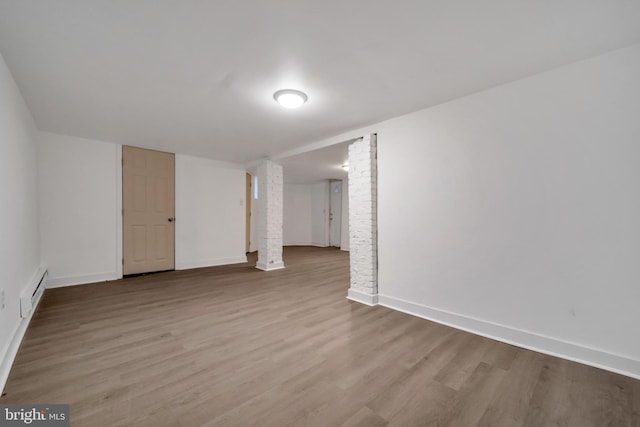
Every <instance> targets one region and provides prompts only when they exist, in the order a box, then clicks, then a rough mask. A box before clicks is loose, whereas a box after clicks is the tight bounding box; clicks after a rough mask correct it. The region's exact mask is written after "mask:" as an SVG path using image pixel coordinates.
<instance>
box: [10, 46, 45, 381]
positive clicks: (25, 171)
mask: <svg viewBox="0 0 640 427" xmlns="http://www.w3.org/2000/svg"><path fill="white" fill-rule="evenodd" d="M37 177H38V160H37V131H36V127H35V124H34V122H33V119H32V117H31V113H30V112H29V110H28V108H27V107H26V105H25V103H24V100H23V99H22V95H21V94H20V91H19V90H18V87H17V86H16V84H15V82H14V80H13V77H12V76H11V73H10V72H9V69H8V68H7V66H6V64H5V62H4V58H2V56H0V206H1V207H2V208H1V209H0V263H1V264H0V290H4V292H5V308H4V310H1V311H0V391H1V389H2V387H3V385H4V381H5V379H6V376H7V375H8V373H9V368H10V364H11V361H12V357H13V353H14V352H15V351H17V344H16V345H14V346H12V349H11V351H10V350H9V347H10V344H11V342H12V339H13V337H14V335H15V334H16V331H17V330H18V327H19V326H20V324H21V323H20V294H21V292H22V290H23V289H24V288H25V287H27V286H28V285H29V284H30V283H31V282H32V280H33V279H34V276H35V275H36V272H37V271H38V269H39V267H40V255H39V250H38V245H39V243H38V240H39V233H38V187H37V186H38V178H37ZM9 353H11V354H9Z"/></svg>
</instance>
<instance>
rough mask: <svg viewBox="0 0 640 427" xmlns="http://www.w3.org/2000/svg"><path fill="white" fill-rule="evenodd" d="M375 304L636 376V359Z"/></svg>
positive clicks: (639, 367)
mask: <svg viewBox="0 0 640 427" xmlns="http://www.w3.org/2000/svg"><path fill="white" fill-rule="evenodd" d="M349 291H351V289H350V290H349ZM354 301H357V300H355V299H354ZM378 304H379V305H382V306H384V307H388V308H391V309H394V310H397V311H401V312H403V313H407V314H411V315H413V316H416V317H421V318H423V319H427V320H432V321H434V322H437V323H441V324H443V325H447V326H451V327H453V328H456V329H461V330H463V331H467V332H471V333H473V334H476V335H481V336H483V337H487V338H491V339H494V340H497V341H501V342H504V343H507V344H512V345H515V346H518V347H523V348H526V349H529V350H533V351H537V352H540V353H544V354H549V355H551V356H556V357H560V358H562V359H567V360H572V361H574V362H578V363H582V364H585V365H589V366H594V367H596V368H601V369H605V370H607V371H611V372H615V373H618V374H622V375H626V376H629V377H632V378H637V379H640V360H635V359H631V358H628V357H625V356H621V355H617V354H613V353H609V352H606V351H603V350H598V349H595V348H591V347H587V346H584V345H582V344H577V343H573V342H569V341H564V340H560V339H557V338H553V337H548V336H545V335H540V334H537V333H535V332H530V331H525V330H522V329H517V328H513V327H510V326H506V325H500V324H497V323H493V322H489V321H486V320H482V319H477V318H473V317H469V316H464V315H461V314H457V313H452V312H449V311H446V310H441V309H437V308H433V307H427V306H425V305H421V304H416V303H413V302H410V301H405V300H402V299H400V298H394V297H390V296H387V295H379V297H378Z"/></svg>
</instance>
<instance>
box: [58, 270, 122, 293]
mask: <svg viewBox="0 0 640 427" xmlns="http://www.w3.org/2000/svg"><path fill="white" fill-rule="evenodd" d="M118 279H122V277H118V273H117V272H112V273H102V274H88V275H86V276H70V277H56V278H53V279H52V278H48V279H47V289H53V288H64V287H66V286H75V285H86V284H88V283H97V282H106V281H108V280H118Z"/></svg>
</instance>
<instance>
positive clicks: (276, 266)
mask: <svg viewBox="0 0 640 427" xmlns="http://www.w3.org/2000/svg"><path fill="white" fill-rule="evenodd" d="M256 268H257V269H259V270H263V271H272V270H281V269H283V268H284V262H282V261H280V262H274V263H273V264H269V265H267V264H264V263H261V262H259V263H257V264H256Z"/></svg>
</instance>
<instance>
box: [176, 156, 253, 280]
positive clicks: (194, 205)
mask: <svg viewBox="0 0 640 427" xmlns="http://www.w3.org/2000/svg"><path fill="white" fill-rule="evenodd" d="M245 174H246V172H245V171H244V169H240V168H232V167H228V166H221V162H216V161H214V160H209V159H203V158H198V157H191V156H184V155H176V269H178V270H180V269H186V268H197V267H207V266H212V265H221V264H232V263H238V262H246V261H247V258H246V255H245V233H246V222H245V220H246V218H245V216H246V212H245V203H246V200H245V199H246V177H245Z"/></svg>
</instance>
